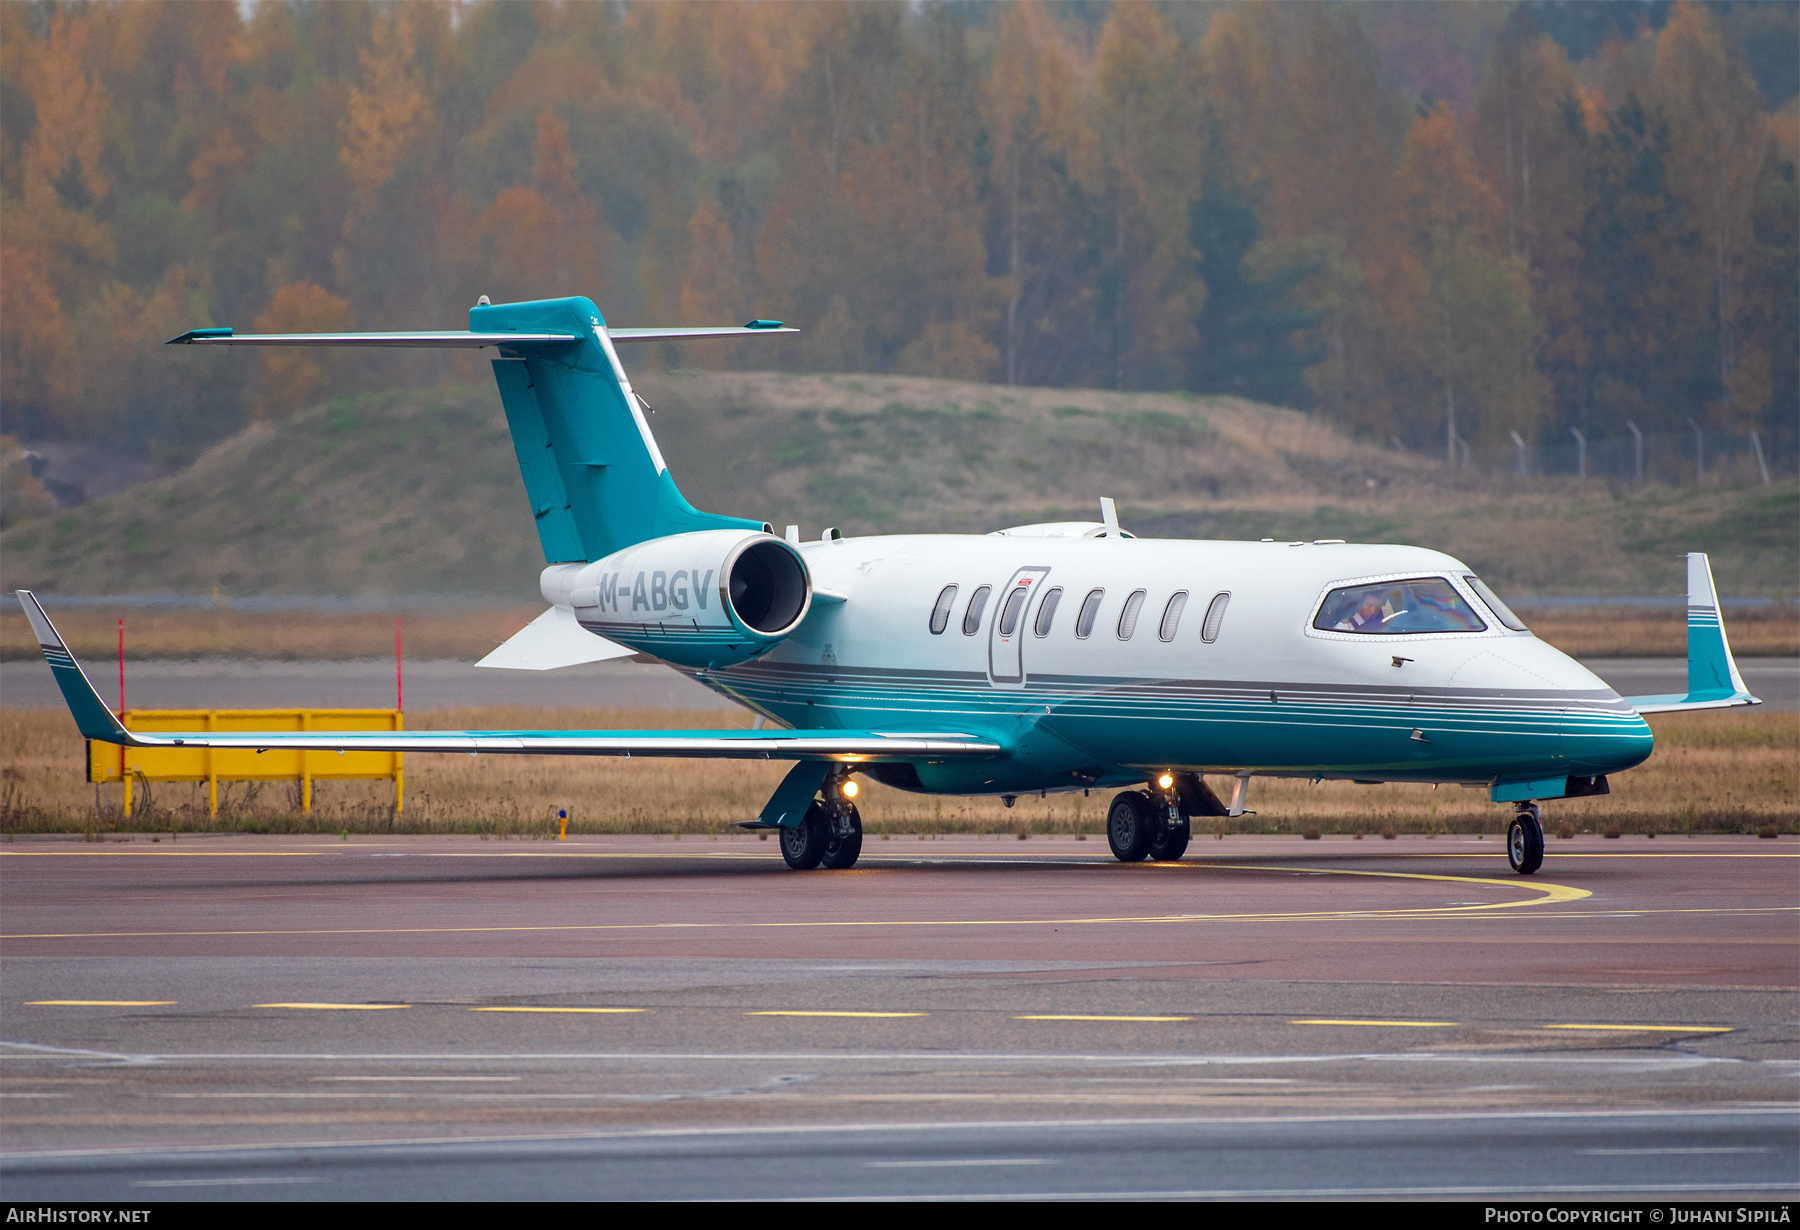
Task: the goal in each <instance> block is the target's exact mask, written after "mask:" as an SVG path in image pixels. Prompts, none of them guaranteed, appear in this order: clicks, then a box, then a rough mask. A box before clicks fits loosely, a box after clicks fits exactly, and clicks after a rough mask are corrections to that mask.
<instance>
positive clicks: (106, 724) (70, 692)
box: [19, 589, 135, 745]
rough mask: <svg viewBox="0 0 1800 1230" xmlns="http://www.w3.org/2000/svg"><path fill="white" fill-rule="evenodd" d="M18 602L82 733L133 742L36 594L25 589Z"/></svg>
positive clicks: (99, 737)
mask: <svg viewBox="0 0 1800 1230" xmlns="http://www.w3.org/2000/svg"><path fill="white" fill-rule="evenodd" d="M19 605H20V606H22V607H24V608H25V618H26V619H28V620H30V621H31V630H32V631H33V632H35V633H36V634H37V638H38V648H40V649H42V650H43V651H44V660H45V661H46V662H48V663H50V673H51V674H52V675H54V676H56V686H57V687H59V688H61V689H62V694H63V699H64V700H66V701H68V702H69V712H70V713H71V714H73V715H74V718H75V725H76V726H77V727H78V728H79V729H80V730H81V733H82V735H83V736H84V737H86V738H89V739H99V740H101V741H102V742H105V743H124V744H127V745H130V744H132V743H134V742H135V740H133V739H132V737H131V733H130V732H129V731H127V730H126V729H125V727H124V726H123V725H122V724H121V723H120V721H119V719H118V718H117V717H116V716H115V715H114V714H113V711H112V710H111V709H108V708H107V707H106V702H105V701H103V700H101V699H100V693H98V692H96V691H94V685H93V684H92V683H90V682H89V681H88V677H87V675H86V674H84V673H83V672H82V669H81V666H80V664H79V663H77V662H76V661H75V655H74V654H71V653H70V652H69V649H68V646H66V645H64V644H63V639H62V634H61V633H59V632H57V630H56V625H54V624H52V623H51V622H50V617H49V616H48V615H46V614H44V608H43V606H42V605H41V604H40V603H39V602H38V600H37V596H36V595H35V594H33V593H32V592H31V591H30V590H28V589H22V590H20V591H19Z"/></svg>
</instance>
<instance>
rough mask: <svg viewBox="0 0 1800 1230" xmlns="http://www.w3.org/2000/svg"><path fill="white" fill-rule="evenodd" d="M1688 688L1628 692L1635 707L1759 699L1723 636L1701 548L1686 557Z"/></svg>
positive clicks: (1650, 709)
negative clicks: (1654, 692)
mask: <svg viewBox="0 0 1800 1230" xmlns="http://www.w3.org/2000/svg"><path fill="white" fill-rule="evenodd" d="M1687 582H1688V597H1687V634H1688V663H1687V666H1688V690H1687V695H1686V696H1675V695H1668V696H1627V697H1626V698H1625V699H1626V700H1627V701H1628V702H1630V703H1631V704H1632V705H1633V706H1635V707H1636V709H1637V711H1638V712H1639V713H1673V712H1676V711H1679V710H1683V709H1725V708H1731V707H1733V706H1736V705H1760V704H1761V703H1762V702H1761V701H1760V700H1758V699H1757V698H1756V697H1754V696H1752V695H1751V694H1750V689H1749V688H1747V687H1745V686H1744V677H1743V676H1742V675H1740V674H1739V673H1738V668H1737V662H1736V661H1735V660H1734V659H1733V658H1732V656H1731V645H1730V643H1729V642H1728V641H1727V640H1726V639H1725V620H1724V616H1723V615H1722V614H1721V613H1720V610H1719V591H1718V589H1717V588H1716V587H1715V586H1714V585H1713V575H1712V564H1711V562H1710V561H1709V560H1708V559H1707V558H1706V555H1705V553H1704V552H1701V551H1690V552H1689V553H1688V557H1687Z"/></svg>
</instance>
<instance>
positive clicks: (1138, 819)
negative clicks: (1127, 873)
mask: <svg viewBox="0 0 1800 1230" xmlns="http://www.w3.org/2000/svg"><path fill="white" fill-rule="evenodd" d="M1161 823H1162V821H1161V820H1160V819H1159V818H1158V817H1157V815H1156V809H1155V808H1154V807H1153V806H1152V805H1151V803H1150V796H1149V795H1147V794H1144V793H1143V792H1142V791H1139V790H1127V791H1125V792H1124V793H1123V794H1120V795H1116V796H1115V797H1114V798H1113V801H1112V807H1111V808H1109V809H1108V810H1107V813H1106V844H1107V845H1109V846H1111V847H1112V852H1113V857H1114V858H1116V859H1118V860H1119V861H1120V862H1121V863H1139V862H1142V861H1143V859H1144V856H1145V855H1146V854H1148V853H1150V843H1151V842H1152V841H1154V840H1155V837H1156V827H1157V826H1159V825H1160V824H1161Z"/></svg>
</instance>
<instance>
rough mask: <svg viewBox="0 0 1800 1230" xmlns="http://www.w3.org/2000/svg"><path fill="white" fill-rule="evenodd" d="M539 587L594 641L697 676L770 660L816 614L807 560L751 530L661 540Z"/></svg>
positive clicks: (557, 574) (554, 573)
mask: <svg viewBox="0 0 1800 1230" xmlns="http://www.w3.org/2000/svg"><path fill="white" fill-rule="evenodd" d="M540 585H541V587H542V589H543V592H544V597H545V598H546V599H547V600H548V601H550V602H552V603H554V604H556V605H558V606H568V607H573V608H574V610H575V618H576V619H577V620H579V621H580V623H581V626H582V627H583V628H586V629H587V630H588V631H589V632H593V633H597V634H598V635H600V636H604V637H606V638H607V639H608V640H613V641H617V642H618V643H619V644H621V645H627V646H629V647H631V648H632V649H635V650H637V651H638V652H639V653H647V654H654V655H655V656H656V657H659V658H661V659H663V660H664V661H667V662H674V663H677V664H679V665H682V666H692V667H722V666H731V665H733V664H735V663H738V662H743V661H746V660H748V659H750V658H754V657H756V656H757V655H758V654H762V653H767V652H768V651H769V650H770V649H773V648H774V647H775V646H776V645H778V644H780V643H781V640H782V638H783V637H785V636H787V634H788V633H790V632H792V631H793V630H794V629H795V628H797V627H799V626H800V621H801V620H803V619H805V618H806V613H807V611H808V610H810V609H811V607H812V577H811V576H810V574H808V572H807V570H806V561H805V560H803V559H802V558H801V557H800V552H799V551H797V550H795V549H794V548H793V546H792V545H790V544H789V543H787V542H785V541H783V540H782V539H780V538H776V537H775V536H774V535H772V534H763V533H758V532H756V531H746V530H701V531H699V532H697V533H692V534H671V535H669V536H668V537H667V538H652V539H650V540H648V541H646V542H640V543H638V544H637V545H636V546H631V547H626V548H625V549H624V550H623V551H616V552H614V553H613V554H611V555H609V556H607V557H606V558H605V559H601V560H595V561H594V562H593V563H591V564H557V565H554V566H552V567H549V568H546V569H544V575H543V577H542V579H541V582H540Z"/></svg>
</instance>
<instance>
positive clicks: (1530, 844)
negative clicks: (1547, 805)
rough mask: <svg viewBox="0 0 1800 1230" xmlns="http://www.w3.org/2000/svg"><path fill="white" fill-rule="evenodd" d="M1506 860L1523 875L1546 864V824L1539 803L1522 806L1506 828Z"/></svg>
mask: <svg viewBox="0 0 1800 1230" xmlns="http://www.w3.org/2000/svg"><path fill="white" fill-rule="evenodd" d="M1506 861H1507V862H1509V863H1511V864H1512V869H1513V870H1514V871H1516V872H1518V873H1519V874H1520V875H1522V876H1528V875H1530V874H1531V873H1532V872H1534V871H1536V870H1537V869H1538V868H1539V867H1542V866H1543V865H1544V826H1543V825H1542V824H1540V823H1539V822H1538V809H1537V804H1535V803H1533V804H1530V805H1528V806H1525V807H1521V808H1520V809H1519V811H1518V814H1517V815H1515V816H1514V817H1513V819H1512V823H1511V824H1510V825H1508V826H1507V829H1506Z"/></svg>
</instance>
